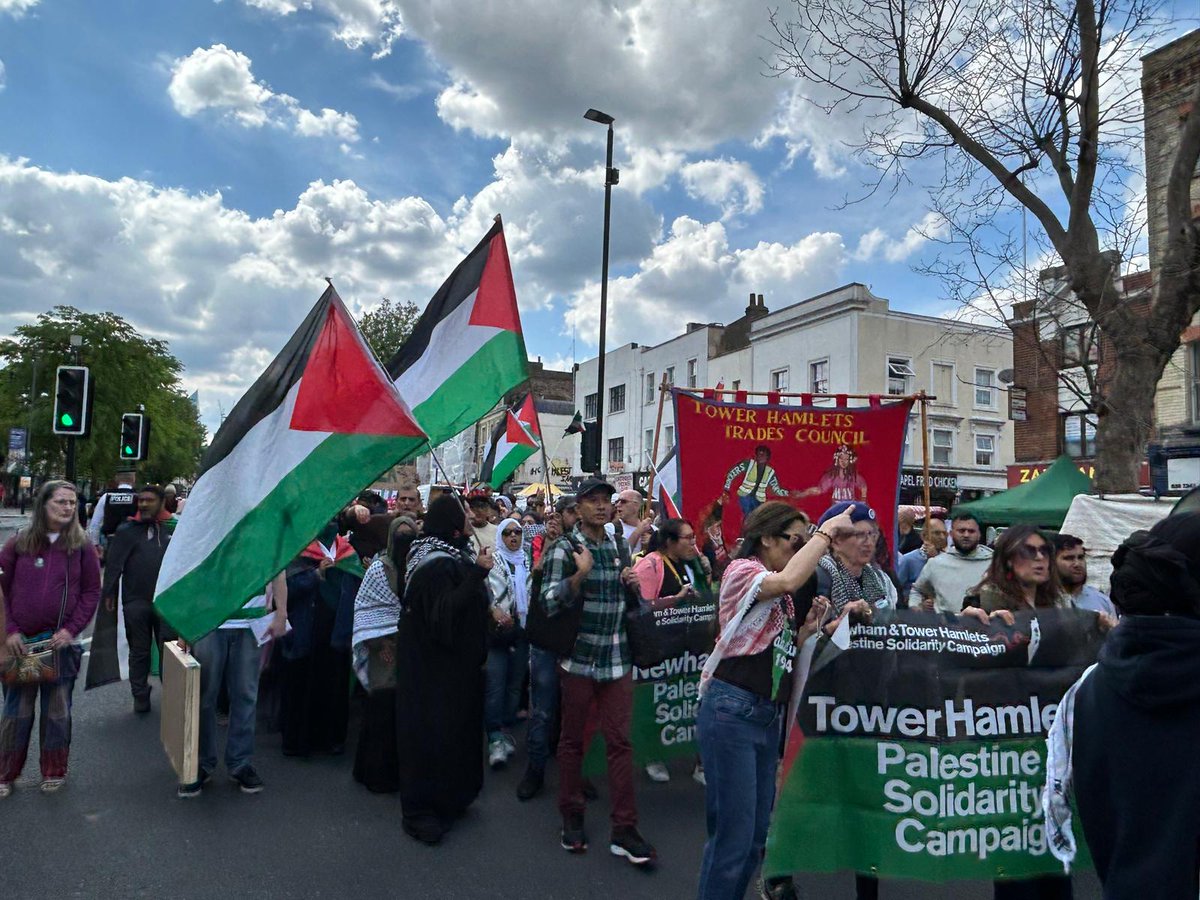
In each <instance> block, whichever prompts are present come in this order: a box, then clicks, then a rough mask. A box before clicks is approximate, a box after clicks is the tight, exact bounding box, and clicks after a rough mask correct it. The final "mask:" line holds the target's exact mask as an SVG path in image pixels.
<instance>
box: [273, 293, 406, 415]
mask: <svg viewBox="0 0 1200 900" xmlns="http://www.w3.org/2000/svg"><path fill="white" fill-rule="evenodd" d="M290 427H291V429H292V430H293V431H329V432H333V433H335V434H377V435H389V436H394V437H424V436H425V432H423V431H422V430H421V426H420V425H418V424H417V421H416V419H414V418H413V416H412V413H411V412H410V411H409V409H408V407H407V406H406V405H405V403H404V400H403V399H401V397H400V394H399V393H398V392H397V391H396V387H395V385H394V384H392V381H391V379H390V378H388V377H387V375H386V373H385V372H384V371H383V368H382V367H381V366H380V365H379V364H378V363H377V362H376V361H375V359H374V357H373V356H372V355H371V351H370V349H368V347H367V344H366V342H365V341H364V340H363V338H362V335H361V334H360V333H359V331H358V327H357V326H356V325H355V324H354V320H353V319H352V318H351V317H350V313H349V312H348V311H347V310H346V307H345V306H344V305H342V301H341V299H340V298H338V296H337V295H336V294H334V295H333V298H332V299H331V301H330V303H329V309H328V311H327V312H326V315H325V324H324V325H323V326H322V327H321V333H320V334H319V335H317V339H316V341H314V342H313V345H312V349H311V350H310V351H309V354H308V361H307V362H306V363H305V366H304V374H303V376H301V379H300V389H299V391H298V393H297V395H296V406H295V408H294V409H293V410H292V421H291V425H290Z"/></svg>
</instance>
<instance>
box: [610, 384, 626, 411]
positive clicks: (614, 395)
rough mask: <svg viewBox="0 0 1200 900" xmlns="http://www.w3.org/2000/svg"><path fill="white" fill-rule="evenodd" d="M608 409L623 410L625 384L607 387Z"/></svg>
mask: <svg viewBox="0 0 1200 900" xmlns="http://www.w3.org/2000/svg"><path fill="white" fill-rule="evenodd" d="M608 411H609V412H610V413H618V412H625V385H623V384H616V385H613V386H612V387H610V388H609V389H608Z"/></svg>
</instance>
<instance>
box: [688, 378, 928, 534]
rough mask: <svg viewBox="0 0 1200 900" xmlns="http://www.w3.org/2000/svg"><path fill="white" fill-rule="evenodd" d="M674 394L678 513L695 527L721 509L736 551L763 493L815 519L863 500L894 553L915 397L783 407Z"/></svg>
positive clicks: (702, 525) (703, 525)
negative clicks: (838, 505) (744, 522)
mask: <svg viewBox="0 0 1200 900" xmlns="http://www.w3.org/2000/svg"><path fill="white" fill-rule="evenodd" d="M672 393H673V394H674V401H675V427H676V434H677V439H678V443H679V475H680V485H679V488H680V493H681V494H682V496H683V517H684V518H685V519H688V520H689V521H691V522H692V523H693V525H694V526H695V527H697V528H705V529H708V528H709V527H710V525H711V522H712V519H713V517H714V515H719V516H720V522H721V532H722V536H723V538H724V541H725V544H726V546H727V547H729V548H732V547H733V544H734V542H735V541H736V540H737V537H738V535H739V534H740V533H741V529H742V519H743V518H744V517H745V516H746V514H747V513H748V512H750V510H752V509H754V508H755V507H757V506H758V505H759V504H760V503H763V502H765V501H767V500H783V501H785V502H787V503H789V504H791V505H792V506H794V507H796V508H797V509H801V510H803V511H804V512H806V513H807V514H808V516H809V517H810V518H811V519H812V520H813V521H814V522H816V521H817V519H818V518H819V517H820V516H821V514H822V513H823V512H825V510H826V509H828V508H829V507H830V506H832V505H833V504H834V503H837V502H839V501H842V500H861V501H865V502H866V503H868V504H869V505H870V506H871V508H872V509H874V510H875V515H876V517H877V519H878V522H879V528H880V531H882V533H883V535H884V537H885V538H886V539H887V543H888V548H889V549H892V550H894V543H895V532H896V504H897V502H898V498H899V490H900V464H901V462H902V461H903V457H904V439H905V435H906V434H907V431H908V413H909V410H910V409H911V407H912V401H911V400H901V401H898V402H891V403H875V402H872V403H871V405H870V406H857V407H852V406H845V405H841V406H780V405H775V404H746V403H720V402H717V401H714V400H706V399H704V398H703V397H701V396H700V395H698V394H690V393H688V392H687V391H683V390H679V389H673V390H672ZM802 399H809V398H802ZM710 533H711V531H710Z"/></svg>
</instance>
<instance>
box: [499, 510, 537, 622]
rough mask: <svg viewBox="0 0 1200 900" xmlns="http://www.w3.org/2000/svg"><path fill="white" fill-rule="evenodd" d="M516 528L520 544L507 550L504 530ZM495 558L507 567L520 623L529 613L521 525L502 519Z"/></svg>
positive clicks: (523, 535)
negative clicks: (519, 534)
mask: <svg viewBox="0 0 1200 900" xmlns="http://www.w3.org/2000/svg"><path fill="white" fill-rule="evenodd" d="M510 526H511V527H513V528H516V529H517V530H518V531H519V532H521V543H520V544H519V545H518V546H517V549H516V550H509V549H508V545H507V544H505V543H504V529H505V528H508V527H510ZM496 556H497V557H499V559H500V561H501V562H503V563H504V564H505V565H506V566H507V567H508V571H509V574H510V575H511V576H512V577H511V578H509V583H510V585H511V586H512V592H513V599H514V600H515V601H516V610H517V616H518V617H519V618H520V620H521V621H522V622H524V621H525V616H526V614H527V613H528V612H529V563H528V561H527V560H526V558H525V532H524V529H523V528H522V527H521V523H520V522H518V521H517V520H516V519H514V518H511V517H510V518H507V519H504V520H503V521H502V522H501V523H500V524H499V526H497V528H496Z"/></svg>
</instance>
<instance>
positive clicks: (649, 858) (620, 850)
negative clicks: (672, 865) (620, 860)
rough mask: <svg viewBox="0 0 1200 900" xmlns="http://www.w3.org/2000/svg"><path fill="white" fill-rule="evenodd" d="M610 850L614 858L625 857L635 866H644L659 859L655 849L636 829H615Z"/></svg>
mask: <svg viewBox="0 0 1200 900" xmlns="http://www.w3.org/2000/svg"><path fill="white" fill-rule="evenodd" d="M608 849H609V850H610V851H611V852H612V855H613V856H623V857H625V858H626V859H627V860H629V861H630V862H631V863H633V864H634V865H635V866H644V865H646V864H647V863H651V862H653V861H654V860H655V859H657V858H658V853H657V852H656V851H655V849H654V847H653V846H651V844H650V842H649V841H647V840H646V839H645V838H644V837H642V836H641V835H640V834H638V830H637V829H636V828H614V829H613V833H612V841H611V842H610V844H609V847H608Z"/></svg>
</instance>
